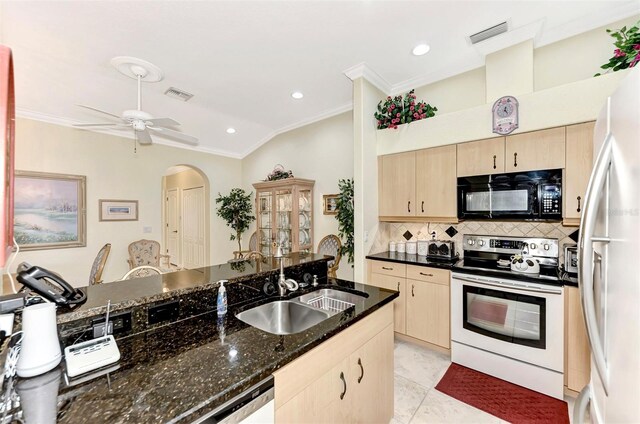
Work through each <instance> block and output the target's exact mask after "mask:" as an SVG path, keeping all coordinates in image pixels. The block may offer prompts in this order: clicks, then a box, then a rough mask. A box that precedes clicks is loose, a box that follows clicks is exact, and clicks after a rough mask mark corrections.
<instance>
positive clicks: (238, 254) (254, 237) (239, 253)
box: [233, 231, 260, 259]
mask: <svg viewBox="0 0 640 424" xmlns="http://www.w3.org/2000/svg"><path fill="white" fill-rule="evenodd" d="M253 252H257V253H260V252H258V233H257V232H256V231H254V232H253V234H251V237H249V249H248V250H234V251H233V259H248V258H247V255H248V254H250V253H253ZM251 259H253V258H251Z"/></svg>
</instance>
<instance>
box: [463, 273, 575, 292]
mask: <svg viewBox="0 0 640 424" xmlns="http://www.w3.org/2000/svg"><path fill="white" fill-rule="evenodd" d="M453 278H454V279H456V280H460V281H466V282H468V283H476V284H484V285H487V286H492V287H500V288H501V289H514V290H523V291H529V292H537V293H548V294H562V289H552V288H548V289H543V288H540V287H532V286H527V285H520V284H503V283H498V282H496V281H486V280H475V279H471V278H464V277H458V276H455V277H453Z"/></svg>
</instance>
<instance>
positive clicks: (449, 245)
mask: <svg viewBox="0 0 640 424" xmlns="http://www.w3.org/2000/svg"><path fill="white" fill-rule="evenodd" d="M456 257H457V255H456V243H455V242H454V241H451V240H429V241H428V245H427V258H433V259H455V258H456Z"/></svg>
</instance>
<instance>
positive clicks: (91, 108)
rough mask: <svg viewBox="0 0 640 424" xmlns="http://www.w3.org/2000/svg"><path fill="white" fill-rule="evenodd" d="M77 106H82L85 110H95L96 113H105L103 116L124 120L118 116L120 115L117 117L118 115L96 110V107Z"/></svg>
mask: <svg viewBox="0 0 640 424" xmlns="http://www.w3.org/2000/svg"><path fill="white" fill-rule="evenodd" d="M76 106H80V107H83V108H85V109H89V110H93V111H94V112H99V113H103V114H105V115H109V116H112V117H114V118H118V119H122V118H121V117H120V116H118V115H116V114H114V113H111V112H105V111H104V110H100V109H96V108H95V107H91V106H85V105H76Z"/></svg>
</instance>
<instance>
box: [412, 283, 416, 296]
mask: <svg viewBox="0 0 640 424" xmlns="http://www.w3.org/2000/svg"><path fill="white" fill-rule="evenodd" d="M414 288H415V286H414V285H413V284H411V297H416V295H415V293H414V292H413V289H414Z"/></svg>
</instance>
